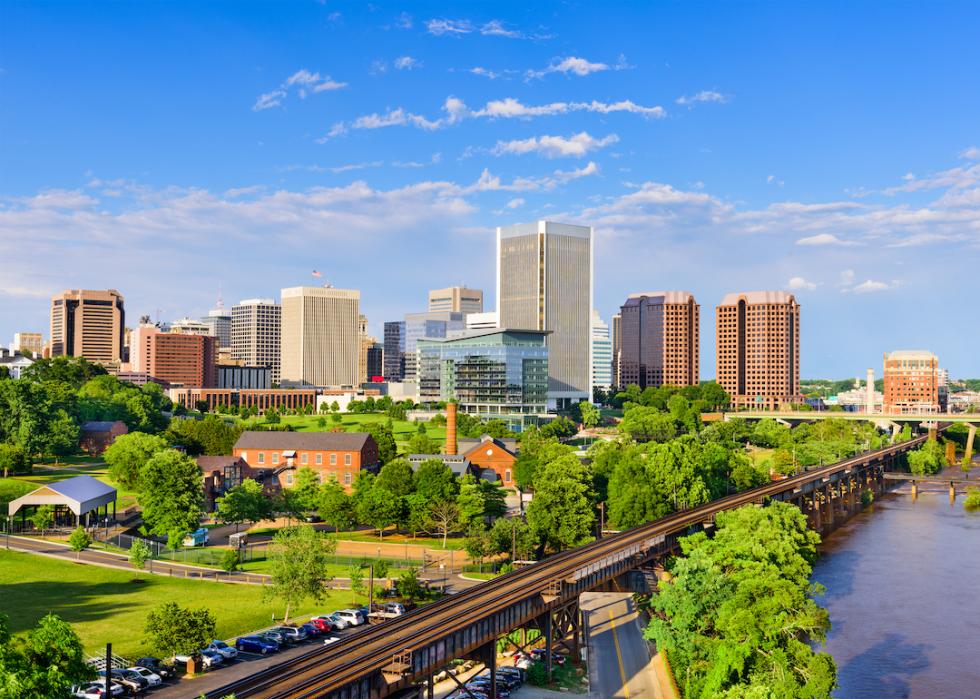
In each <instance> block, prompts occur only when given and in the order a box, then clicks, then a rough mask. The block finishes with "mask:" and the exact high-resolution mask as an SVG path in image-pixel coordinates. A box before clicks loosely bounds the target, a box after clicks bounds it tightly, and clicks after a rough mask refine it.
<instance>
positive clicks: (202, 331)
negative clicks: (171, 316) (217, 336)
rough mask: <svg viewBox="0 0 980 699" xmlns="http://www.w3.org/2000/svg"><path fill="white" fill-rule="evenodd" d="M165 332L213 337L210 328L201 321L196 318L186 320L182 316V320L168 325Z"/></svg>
mask: <svg viewBox="0 0 980 699" xmlns="http://www.w3.org/2000/svg"><path fill="white" fill-rule="evenodd" d="M167 332H172V333H175V334H177V335H213V334H214V333H212V332H211V326H210V325H208V324H207V323H205V322H204V321H202V320H198V319H197V318H188V317H187V316H184V317H183V318H178V319H177V320H175V321H173V322H172V323H170V325H169V327H168V328H167Z"/></svg>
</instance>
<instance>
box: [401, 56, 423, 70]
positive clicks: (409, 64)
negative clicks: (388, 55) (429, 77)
mask: <svg viewBox="0 0 980 699" xmlns="http://www.w3.org/2000/svg"><path fill="white" fill-rule="evenodd" d="M394 66H395V68H396V69H398V70H414V69H415V68H421V67H422V61H420V60H418V59H416V58H412V57H411V56H399V57H398V58H396V59H395V60H394Z"/></svg>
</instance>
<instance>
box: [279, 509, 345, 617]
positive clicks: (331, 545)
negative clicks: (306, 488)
mask: <svg viewBox="0 0 980 699" xmlns="http://www.w3.org/2000/svg"><path fill="white" fill-rule="evenodd" d="M336 548H337V542H336V541H334V540H333V539H331V538H329V537H328V536H327V535H326V534H324V533H323V532H319V531H317V530H316V529H314V528H313V527H310V526H298V527H287V528H285V529H280V530H279V531H278V532H277V533H276V535H275V537H274V538H273V540H272V548H271V550H270V552H269V558H270V561H271V567H270V571H269V574H270V575H271V576H272V581H271V583H270V584H269V586H268V587H266V588H265V594H266V595H267V596H268V597H271V598H275V599H280V600H282V601H283V602H285V603H286V613H285V617H284V620H285V621H288V620H289V611H290V609H291V608H292V607H293V606H295V605H296V604H298V603H300V602H302V601H303V600H305V599H313V600H315V601H317V602H319V601H320V600H322V599H323V597H324V596H325V595H326V593H327V590H328V587H329V583H330V580H331V577H330V576H328V575H327V574H326V569H327V564H328V563H329V562H330V557H331V556H332V554H333V552H334V551H335V550H336Z"/></svg>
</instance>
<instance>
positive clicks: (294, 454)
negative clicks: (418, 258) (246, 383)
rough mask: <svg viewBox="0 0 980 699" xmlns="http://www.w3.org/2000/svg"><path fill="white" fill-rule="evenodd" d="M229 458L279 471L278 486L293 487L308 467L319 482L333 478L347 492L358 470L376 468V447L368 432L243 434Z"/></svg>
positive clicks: (372, 469)
mask: <svg viewBox="0 0 980 699" xmlns="http://www.w3.org/2000/svg"><path fill="white" fill-rule="evenodd" d="M232 454H233V455H234V456H236V457H241V458H242V460H244V461H245V463H247V464H248V466H249V467H250V468H252V469H271V470H274V471H278V470H281V472H280V473H279V475H278V479H279V483H280V485H282V486H283V487H284V488H289V487H291V486H293V485H294V483H295V480H296V470H298V469H300V468H306V467H309V468H311V469H313V471H315V472H316V473H317V474H318V475H319V477H320V482H321V483H324V482H326V481H327V479H329V478H331V477H333V478H336V479H337V482H338V483H340V484H341V485H343V486H344V488H345V489H347V490H350V489H351V485H352V484H353V483H354V479H355V478H357V475H358V474H359V473H360V472H361V470H370V471H374V470H376V469H377V468H378V465H379V462H380V459H379V457H378V445H377V444H376V443H375V441H374V438H373V437H372V436H371V435H370V434H368V433H367V432H243V433H242V436H241V437H239V438H238V441H237V442H235V447H234V449H233V450H232Z"/></svg>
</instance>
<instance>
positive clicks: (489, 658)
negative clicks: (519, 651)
mask: <svg viewBox="0 0 980 699" xmlns="http://www.w3.org/2000/svg"><path fill="white" fill-rule="evenodd" d="M483 664H484V665H486V666H487V669H488V670H490V696H491V697H496V696H497V640H496V639H494V640H492V641H490V643H488V644H487V645H485V646H484V647H483Z"/></svg>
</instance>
